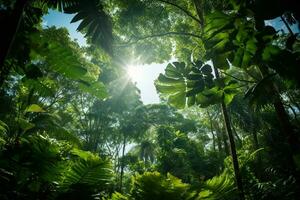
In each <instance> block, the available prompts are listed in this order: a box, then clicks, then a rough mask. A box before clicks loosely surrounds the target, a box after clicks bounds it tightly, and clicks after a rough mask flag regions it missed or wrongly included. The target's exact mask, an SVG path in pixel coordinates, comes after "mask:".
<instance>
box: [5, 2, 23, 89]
mask: <svg viewBox="0 0 300 200" xmlns="http://www.w3.org/2000/svg"><path fill="white" fill-rule="evenodd" d="M27 3H28V0H17V1H16V3H15V6H14V9H13V11H12V13H11V15H10V16H9V19H5V20H7V21H5V22H3V23H5V24H6V25H7V27H6V28H5V31H2V34H3V35H1V39H0V41H1V42H0V44H1V45H0V87H2V85H3V83H4V81H5V79H6V76H7V75H8V74H9V72H10V67H6V68H5V67H4V62H5V59H6V57H7V56H8V54H9V52H10V50H11V48H12V45H13V43H14V40H15V37H16V35H17V32H18V29H19V27H20V24H21V21H22V18H23V12H24V9H25V7H26V4H27Z"/></svg>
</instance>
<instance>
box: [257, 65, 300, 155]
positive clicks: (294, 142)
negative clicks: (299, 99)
mask: <svg viewBox="0 0 300 200" xmlns="http://www.w3.org/2000/svg"><path fill="white" fill-rule="evenodd" d="M259 69H260V72H261V76H262V78H264V77H267V76H268V75H269V72H268V69H266V68H264V67H263V66H259ZM270 93H271V96H273V97H274V101H273V106H274V108H275V111H276V115H277V118H278V121H279V125H280V128H281V131H282V133H283V134H284V135H285V137H286V139H287V141H288V143H289V145H290V147H291V150H292V153H293V154H294V155H299V154H300V142H299V138H298V137H297V135H296V133H295V131H294V129H293V126H292V124H291V123H290V121H289V116H288V114H287V112H286V111H285V109H284V106H283V103H282V100H281V97H280V95H279V92H278V90H277V87H276V85H275V83H274V82H271V83H270Z"/></svg>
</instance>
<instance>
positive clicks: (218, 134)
mask: <svg viewBox="0 0 300 200" xmlns="http://www.w3.org/2000/svg"><path fill="white" fill-rule="evenodd" d="M220 134H221V133H220V132H219V131H216V135H217V145H218V150H219V153H221V152H222V153H223V150H222V144H221V136H220Z"/></svg>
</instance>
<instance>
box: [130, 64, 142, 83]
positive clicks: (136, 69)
mask: <svg viewBox="0 0 300 200" xmlns="http://www.w3.org/2000/svg"><path fill="white" fill-rule="evenodd" d="M127 74H128V76H129V78H130V79H131V80H132V81H137V80H139V79H141V77H142V76H143V71H142V68H141V66H137V65H129V66H128V67H127Z"/></svg>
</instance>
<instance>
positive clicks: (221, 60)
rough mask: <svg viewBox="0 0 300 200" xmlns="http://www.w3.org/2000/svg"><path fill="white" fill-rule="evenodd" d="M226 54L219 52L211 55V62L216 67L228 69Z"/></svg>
mask: <svg viewBox="0 0 300 200" xmlns="http://www.w3.org/2000/svg"><path fill="white" fill-rule="evenodd" d="M226 59H227V56H226V54H221V55H217V56H215V57H213V59H212V62H213V64H214V66H215V67H216V68H218V69H225V70H226V69H229V63H228V62H227V60H226Z"/></svg>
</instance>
